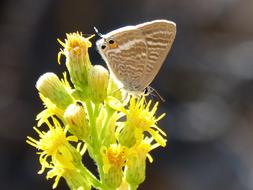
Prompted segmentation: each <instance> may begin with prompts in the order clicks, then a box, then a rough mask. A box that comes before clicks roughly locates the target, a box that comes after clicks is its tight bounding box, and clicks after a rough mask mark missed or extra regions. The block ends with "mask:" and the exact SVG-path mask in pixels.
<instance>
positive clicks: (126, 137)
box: [119, 123, 136, 148]
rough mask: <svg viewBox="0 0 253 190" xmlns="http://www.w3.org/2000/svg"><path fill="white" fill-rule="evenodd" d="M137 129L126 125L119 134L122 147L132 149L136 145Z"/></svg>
mask: <svg viewBox="0 0 253 190" xmlns="http://www.w3.org/2000/svg"><path fill="white" fill-rule="evenodd" d="M135 133H136V129H135V128H134V127H131V126H129V125H128V124H127V123H126V124H125V125H124V128H123V129H122V130H121V131H120V133H119V142H120V144H121V145H123V146H126V147H128V148H131V147H132V146H134V145H135V144H136V137H135Z"/></svg>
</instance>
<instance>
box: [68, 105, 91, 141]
mask: <svg viewBox="0 0 253 190" xmlns="http://www.w3.org/2000/svg"><path fill="white" fill-rule="evenodd" d="M64 118H65V119H66V121H67V123H68V125H69V131H70V132H71V133H72V134H74V135H75V136H76V137H77V138H78V139H82V140H87V138H88V136H89V133H90V129H89V124H88V119H87V118H86V113H85V109H84V106H83V104H82V102H79V101H78V102H76V103H75V104H71V105H69V106H68V108H67V109H66V111H65V113H64Z"/></svg>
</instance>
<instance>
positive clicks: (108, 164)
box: [103, 144, 126, 189]
mask: <svg viewBox="0 0 253 190" xmlns="http://www.w3.org/2000/svg"><path fill="white" fill-rule="evenodd" d="M103 154H104V156H103V162H104V166H103V170H104V182H105V185H106V186H107V187H108V189H115V188H117V187H119V186H120V185H121V183H122V179H123V169H122V168H123V167H124V165H125V162H126V148H125V147H122V146H121V145H118V144H111V145H110V147H109V148H105V150H104V152H103Z"/></svg>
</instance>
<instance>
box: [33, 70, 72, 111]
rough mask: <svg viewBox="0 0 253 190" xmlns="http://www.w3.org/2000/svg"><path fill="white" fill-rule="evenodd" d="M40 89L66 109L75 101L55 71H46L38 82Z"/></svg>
mask: <svg viewBox="0 0 253 190" xmlns="http://www.w3.org/2000/svg"><path fill="white" fill-rule="evenodd" d="M36 88H37V89H38V91H39V92H40V93H41V94H42V95H43V96H44V97H46V98H48V99H50V100H51V101H52V102H53V103H54V104H55V105H56V106H57V107H59V108H61V109H65V108H67V107H68V105H69V104H71V103H72V102H73V99H72V97H71V95H70V94H69V93H68V91H67V90H66V88H65V87H64V85H63V84H62V83H61V81H60V80H59V78H58V77H57V75H56V74H54V73H45V74H44V75H42V76H40V78H39V79H38V81H37V83H36Z"/></svg>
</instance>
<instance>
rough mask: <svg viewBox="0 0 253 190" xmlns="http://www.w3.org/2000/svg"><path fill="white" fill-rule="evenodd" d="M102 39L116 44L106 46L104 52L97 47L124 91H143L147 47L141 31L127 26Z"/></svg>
mask: <svg viewBox="0 0 253 190" xmlns="http://www.w3.org/2000/svg"><path fill="white" fill-rule="evenodd" d="M103 38H104V39H103V40H105V41H109V40H110V39H113V40H114V41H115V44H116V45H113V46H112V47H110V44H108V47H107V48H106V49H105V50H101V49H99V47H98V49H99V50H100V53H101V54H102V57H103V58H104V59H105V61H106V63H107V65H108V67H109V69H110V70H111V72H112V73H113V74H114V76H115V77H116V78H117V79H118V80H119V81H120V82H121V83H122V84H123V86H124V89H126V90H129V91H141V90H143V89H144V88H143V87H142V86H143V85H142V77H143V74H144V72H145V64H146V59H147V45H146V40H145V37H144V36H143V34H142V31H141V30H138V29H137V28H136V27H135V26H128V27H124V28H120V29H118V30H114V31H112V32H110V33H108V34H106V35H104V36H103ZM97 44H99V42H98V43H97ZM98 46H99V45H98Z"/></svg>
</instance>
